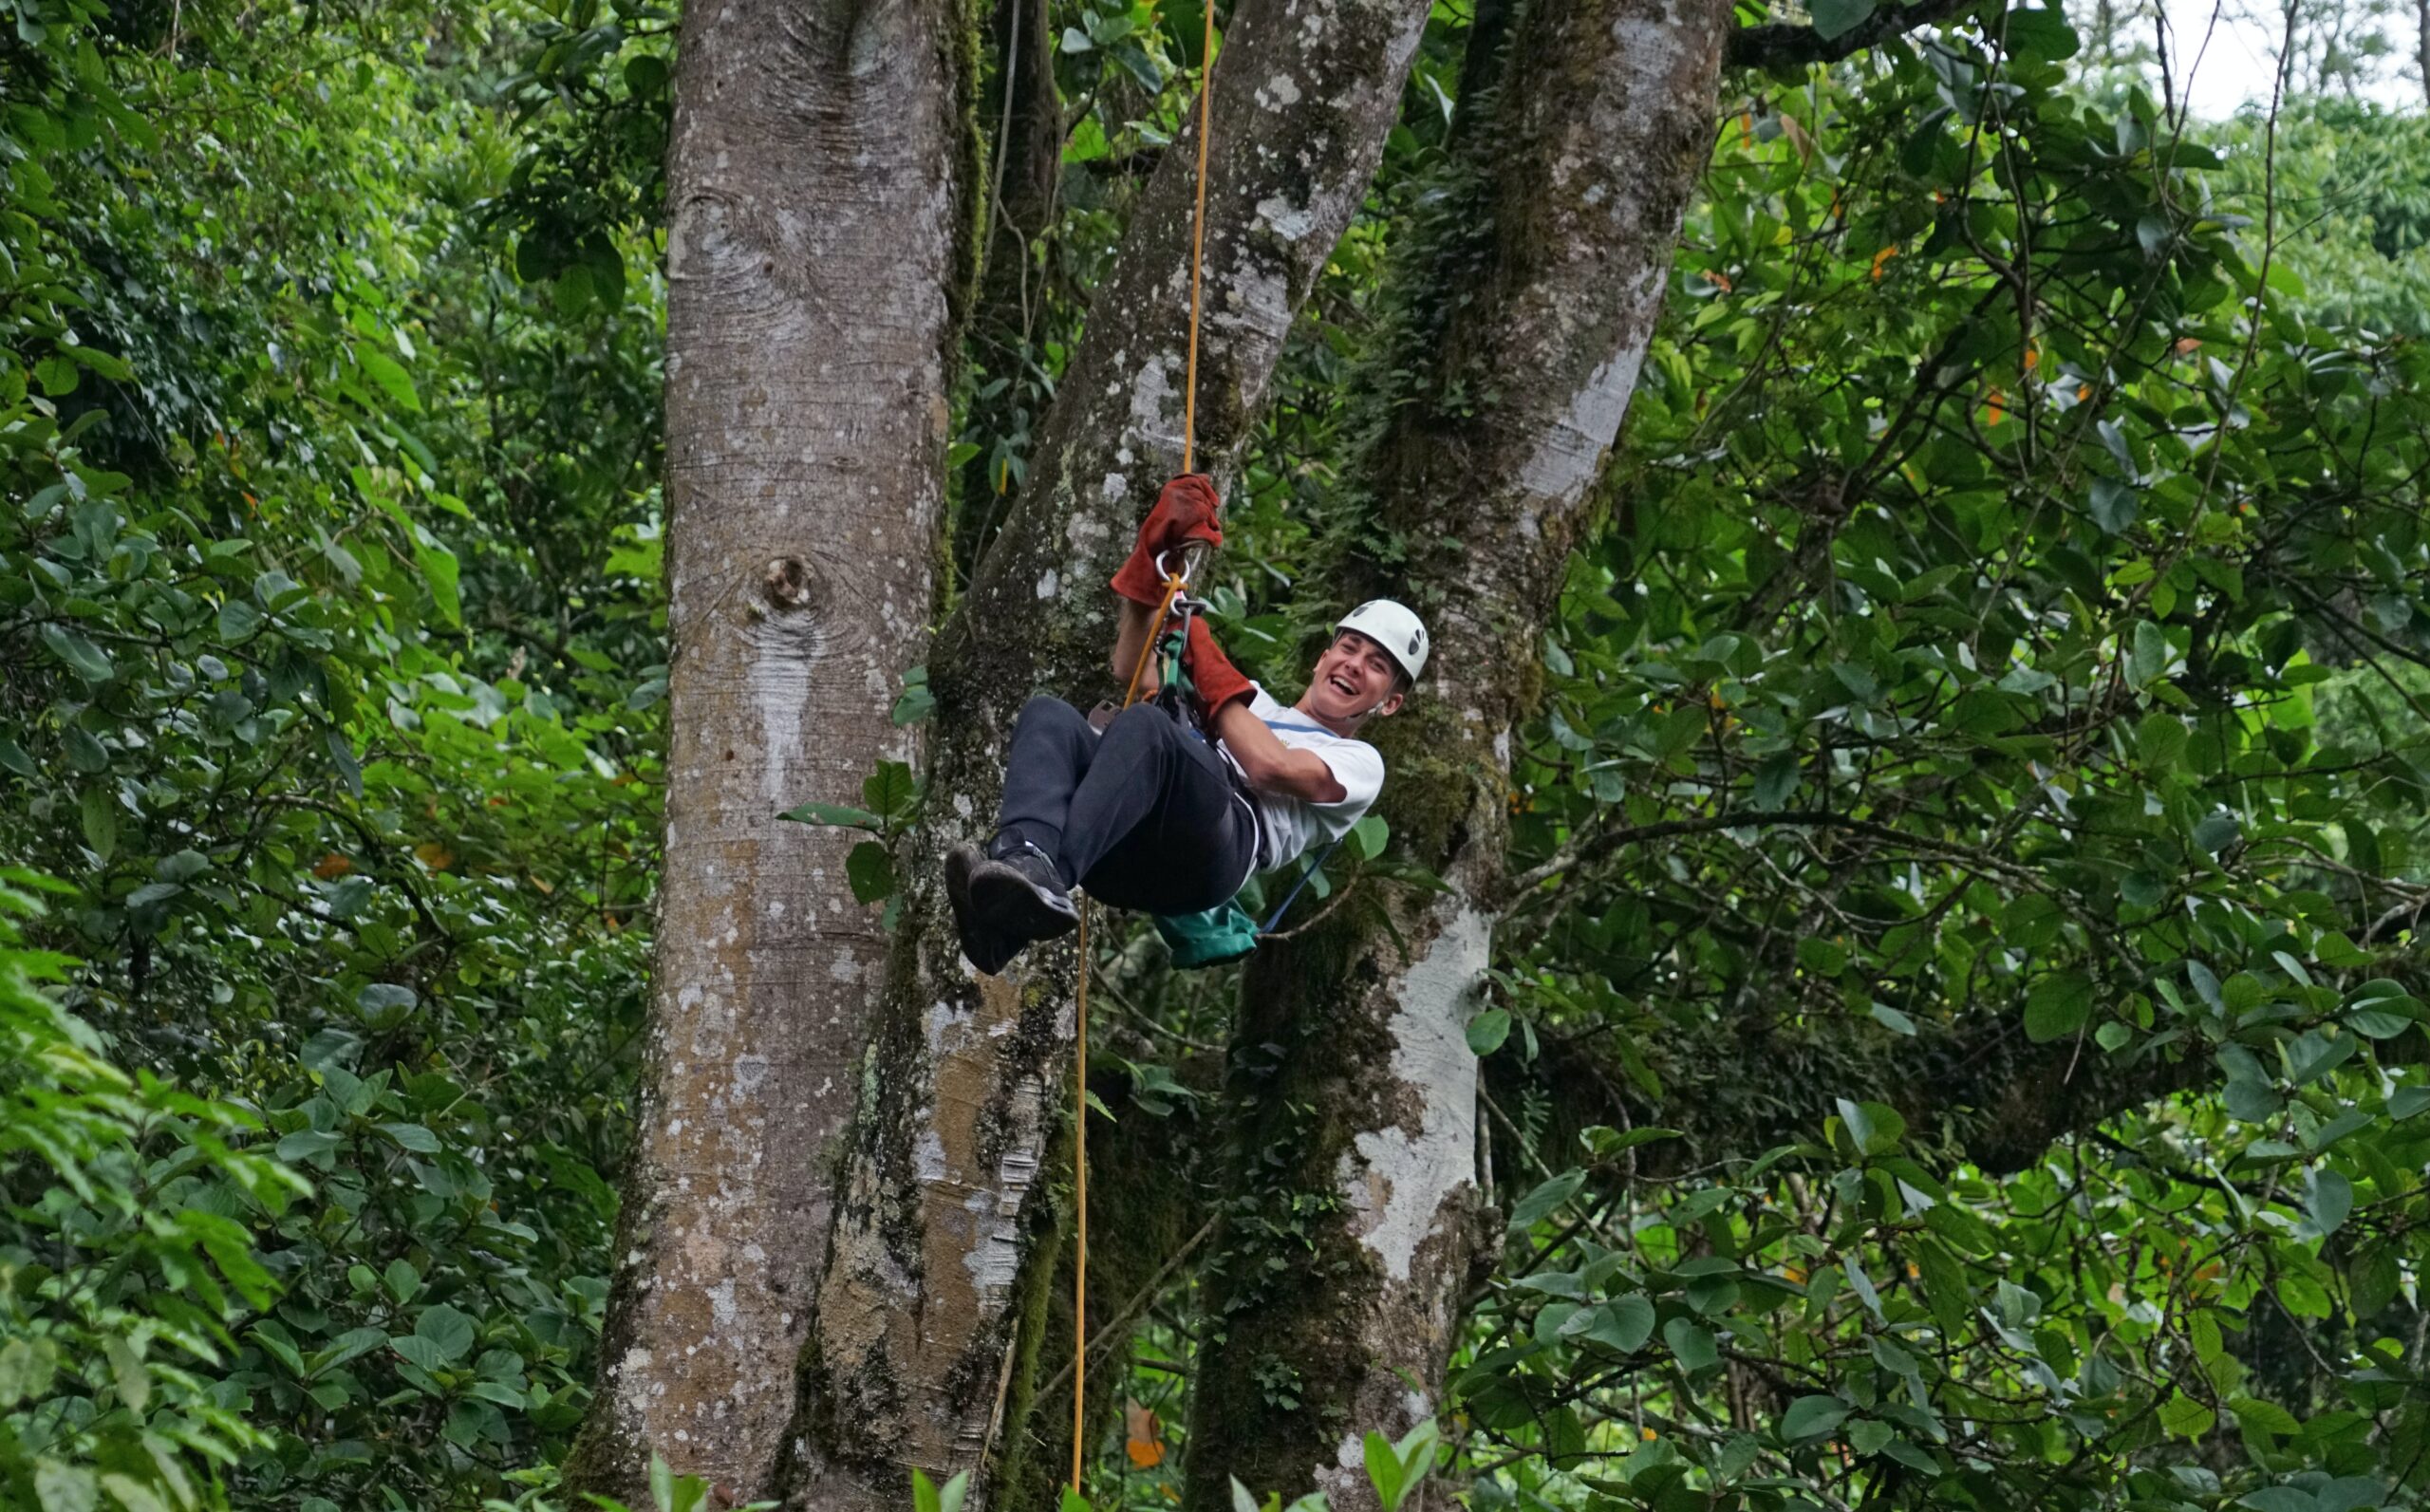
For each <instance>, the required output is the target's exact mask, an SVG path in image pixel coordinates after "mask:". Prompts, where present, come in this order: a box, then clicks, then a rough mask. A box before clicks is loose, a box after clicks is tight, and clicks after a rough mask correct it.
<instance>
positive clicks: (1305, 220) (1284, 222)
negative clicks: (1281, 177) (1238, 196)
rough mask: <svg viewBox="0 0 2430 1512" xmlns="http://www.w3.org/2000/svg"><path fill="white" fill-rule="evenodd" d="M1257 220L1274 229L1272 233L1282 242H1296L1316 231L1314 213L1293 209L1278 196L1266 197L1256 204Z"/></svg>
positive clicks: (1289, 203) (1288, 202)
mask: <svg viewBox="0 0 2430 1512" xmlns="http://www.w3.org/2000/svg"><path fill="white" fill-rule="evenodd" d="M1257 216H1258V219H1260V220H1262V221H1264V222H1265V223H1266V224H1267V225H1269V226H1271V227H1273V228H1274V233H1275V234H1276V235H1278V236H1280V237H1281V238H1282V239H1283V240H1284V241H1298V240H1299V238H1300V237H1302V236H1304V235H1306V234H1307V233H1310V232H1312V231H1314V230H1316V229H1317V216H1316V213H1315V212H1314V211H1309V210H1300V209H1295V208H1294V207H1293V206H1292V204H1291V202H1290V201H1289V200H1287V199H1285V198H1283V197H1282V196H1280V195H1268V196H1265V197H1264V198H1263V199H1261V200H1259V201H1258V202H1257Z"/></svg>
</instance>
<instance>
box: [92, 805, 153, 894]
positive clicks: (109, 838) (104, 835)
mask: <svg viewBox="0 0 2430 1512" xmlns="http://www.w3.org/2000/svg"><path fill="white" fill-rule="evenodd" d="M76 808H77V817H78V819H79V820H81V821H82V823H83V825H84V843H85V844H86V845H88V846H91V847H92V848H93V854H95V855H97V856H99V857H101V858H102V860H103V862H104V863H106V862H108V860H109V859H110V857H111V856H112V855H114V854H116V853H117V851H118V800H117V799H116V798H114V797H112V796H111V795H110V793H109V790H108V789H106V788H98V787H95V788H86V789H85V790H84V793H83V794H82V795H81V796H80V797H79V798H78V800H77V806H76ZM147 901H148V900H147ZM128 902H130V903H133V902H134V900H133V899H129V900H128ZM138 906H140V905H138Z"/></svg>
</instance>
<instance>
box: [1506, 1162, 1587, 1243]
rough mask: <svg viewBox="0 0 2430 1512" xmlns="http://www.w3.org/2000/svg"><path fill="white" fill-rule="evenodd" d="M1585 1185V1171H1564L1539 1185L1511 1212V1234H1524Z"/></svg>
mask: <svg viewBox="0 0 2430 1512" xmlns="http://www.w3.org/2000/svg"><path fill="white" fill-rule="evenodd" d="M1583 1185H1586V1173H1585V1172H1584V1171H1582V1170H1570V1171H1563V1172H1561V1174H1560V1175H1558V1176H1556V1177H1554V1178H1553V1179H1552V1180H1550V1181H1548V1182H1544V1183H1542V1185H1538V1186H1537V1187H1536V1188H1535V1189H1534V1190H1533V1191H1530V1192H1529V1193H1528V1194H1527V1195H1526V1196H1524V1197H1522V1198H1521V1199H1519V1205H1518V1206H1516V1207H1513V1208H1512V1209H1511V1210H1510V1231H1511V1233H1513V1234H1524V1233H1525V1232H1526V1231H1527V1230H1528V1229H1530V1228H1532V1227H1534V1226H1535V1225H1536V1223H1538V1222H1539V1221H1540V1220H1542V1218H1543V1217H1544V1215H1545V1214H1547V1213H1550V1212H1551V1211H1552V1210H1553V1209H1554V1208H1556V1207H1559V1206H1560V1205H1561V1204H1563V1203H1565V1202H1568V1201H1569V1200H1570V1199H1571V1198H1573V1197H1575V1196H1577V1195H1578V1190H1579V1187H1581V1186H1583Z"/></svg>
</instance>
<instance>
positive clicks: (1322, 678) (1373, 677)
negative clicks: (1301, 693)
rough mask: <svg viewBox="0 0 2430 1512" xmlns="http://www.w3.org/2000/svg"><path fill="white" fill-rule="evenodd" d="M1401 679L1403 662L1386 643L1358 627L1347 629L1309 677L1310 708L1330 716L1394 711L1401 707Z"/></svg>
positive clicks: (1357, 717)
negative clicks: (1386, 650) (1387, 652)
mask: <svg viewBox="0 0 2430 1512" xmlns="http://www.w3.org/2000/svg"><path fill="white" fill-rule="evenodd" d="M1399 680H1400V666H1399V664H1398V663H1394V662H1393V659H1392V658H1391V657H1389V656H1387V655H1385V654H1384V648H1383V647H1382V646H1380V645H1377V644H1375V643H1374V642H1373V641H1371V640H1369V639H1367V637H1365V636H1363V635H1361V634H1359V633H1358V632H1357V631H1356V630H1344V631H1342V632H1341V633H1340V634H1339V635H1336V636H1335V637H1334V640H1333V644H1331V645H1329V646H1327V647H1325V652H1324V655H1322V656H1320V657H1318V658H1317V670H1316V671H1315V673H1314V674H1312V675H1311V676H1310V678H1309V680H1308V703H1309V707H1310V709H1311V711H1312V712H1314V713H1316V714H1318V715H1319V716H1321V717H1323V718H1325V719H1364V718H1366V717H1367V716H1368V715H1371V714H1391V713H1393V712H1394V711H1396V710H1398V709H1399V708H1400V706H1401V695H1400V694H1399V692H1397V691H1396V689H1395V684H1396V683H1397V682H1398V681H1399Z"/></svg>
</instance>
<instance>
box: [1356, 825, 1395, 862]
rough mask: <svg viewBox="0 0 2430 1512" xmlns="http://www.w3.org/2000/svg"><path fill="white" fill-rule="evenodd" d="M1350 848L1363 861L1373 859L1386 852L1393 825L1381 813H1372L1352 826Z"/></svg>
mask: <svg viewBox="0 0 2430 1512" xmlns="http://www.w3.org/2000/svg"><path fill="white" fill-rule="evenodd" d="M1349 838H1350V848H1351V849H1352V850H1354V851H1355V852H1356V853H1357V856H1358V859H1359V860H1361V861H1373V860H1374V859H1375V858H1376V857H1378V856H1380V855H1382V854H1383V853H1384V847H1385V845H1386V844H1387V843H1388V842H1389V841H1390V840H1391V838H1392V827H1391V826H1390V825H1387V824H1386V823H1385V822H1384V816H1383V815H1382V814H1380V813H1371V814H1369V815H1367V817H1365V818H1363V819H1361V820H1359V821H1358V822H1357V823H1356V824H1355V825H1352V826H1351V827H1350V837H1349Z"/></svg>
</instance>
